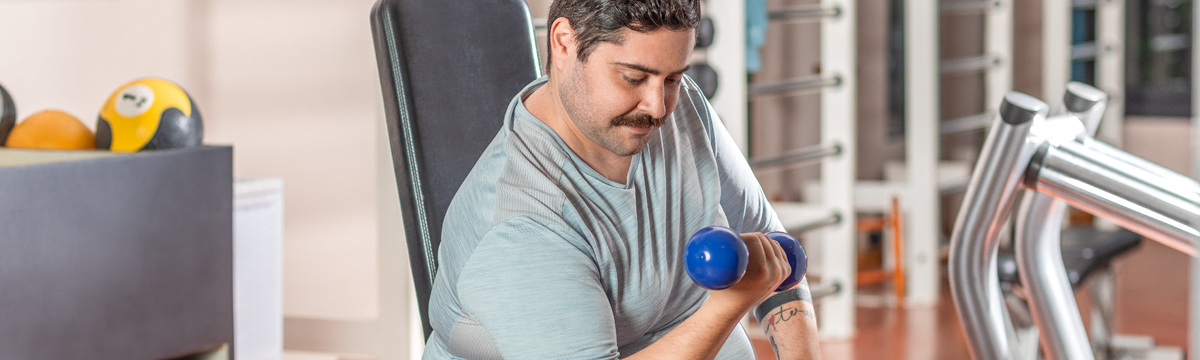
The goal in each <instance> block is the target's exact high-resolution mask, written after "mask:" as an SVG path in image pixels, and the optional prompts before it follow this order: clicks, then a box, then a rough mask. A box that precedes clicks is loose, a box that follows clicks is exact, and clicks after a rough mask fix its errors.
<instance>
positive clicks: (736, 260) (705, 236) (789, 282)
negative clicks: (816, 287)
mask: <svg viewBox="0 0 1200 360" xmlns="http://www.w3.org/2000/svg"><path fill="white" fill-rule="evenodd" d="M767 236H768V237H770V238H771V239H772V240H775V242H778V243H779V245H780V247H782V248H783V251H784V253H786V254H787V258H788V265H789V266H790V267H791V269H792V272H791V274H790V275H788V277H787V278H786V279H784V280H783V282H782V283H780V284H779V286H778V287H777V288H776V289H775V291H783V290H787V289H790V288H792V287H793V286H796V284H797V283H799V282H800V280H803V279H804V273H805V271H806V270H807V269H808V255H807V254H806V253H805V252H804V247H802V246H800V241H798V240H796V238H794V237H792V236H791V235H789V234H788V233H785V232H771V233H767ZM683 257H684V263H685V265H686V268H687V272H688V276H690V277H691V278H692V281H695V282H696V284H698V285H700V286H701V287H703V288H706V289H712V290H721V289H725V288H728V287H730V286H733V284H736V283H737V282H738V280H741V279H742V276H743V275H745V274H746V265H747V263H748V259H749V258H750V251H749V249H747V248H746V242H745V241H744V240H742V237H741V235H739V234H738V233H737V232H735V231H733V230H732V229H730V228H727V227H723V226H709V227H706V228H703V229H700V231H697V232H696V234H694V235H692V238H691V240H688V245H687V248H685V249H684V255H683Z"/></svg>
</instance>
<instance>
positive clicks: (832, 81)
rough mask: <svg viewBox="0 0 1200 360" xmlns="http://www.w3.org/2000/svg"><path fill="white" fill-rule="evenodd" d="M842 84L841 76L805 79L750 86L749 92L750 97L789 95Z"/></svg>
mask: <svg viewBox="0 0 1200 360" xmlns="http://www.w3.org/2000/svg"><path fill="white" fill-rule="evenodd" d="M841 84H842V77H841V76H834V77H829V78H823V77H811V78H805V79H796V80H790V81H784V82H779V83H773V84H761V85H750V90H749V91H748V93H749V95H750V96H759V95H771V94H780V93H788V92H793V91H800V90H819V89H822V88H827V87H834V86H838V85H841Z"/></svg>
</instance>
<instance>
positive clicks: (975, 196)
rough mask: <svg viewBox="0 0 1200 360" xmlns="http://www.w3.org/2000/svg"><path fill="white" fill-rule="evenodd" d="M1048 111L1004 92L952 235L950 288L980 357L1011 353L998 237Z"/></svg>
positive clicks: (989, 359)
mask: <svg viewBox="0 0 1200 360" xmlns="http://www.w3.org/2000/svg"><path fill="white" fill-rule="evenodd" d="M1048 110H1049V106H1048V105H1046V103H1044V102H1042V101H1041V100H1038V99H1036V98H1034V97H1032V96H1029V95H1025V94H1021V93H1016V92H1011V93H1008V95H1005V96H1004V102H1003V103H1002V104H1001V105H1000V115H999V116H998V117H997V118H996V120H995V123H994V124H993V125H992V127H991V131H989V132H988V137H987V140H986V141H985V142H984V145H983V150H982V152H981V153H980V155H979V160H978V162H976V163H975V170H974V171H973V172H972V174H971V181H970V184H969V185H968V188H967V193H966V195H965V197H964V198H963V203H962V207H961V208H960V210H959V212H958V219H956V221H955V223H954V232H953V233H952V234H951V236H950V261H949V265H948V269H947V273H948V274H949V275H950V289H951V293H952V295H954V305H955V308H956V309H957V310H958V316H959V319H960V320H961V321H962V325H963V330H964V331H965V332H966V335H967V344H968V345H969V346H968V348H969V349H970V350H971V355H972V357H973V358H974V359H976V360H1006V359H1010V358H1011V355H1012V354H1011V349H1010V347H1009V339H1008V337H1007V328H1006V324H1008V316H1007V313H1005V308H1004V304H1003V303H1002V302H1001V301H1002V300H1001V294H1000V283H999V281H998V279H997V271H996V252H997V250H998V248H999V241H998V238H999V235H1000V232H1001V229H1002V228H1003V226H1001V224H1004V222H1005V221H1006V220H1007V218H1008V213H1009V209H1011V207H1012V203H1013V201H1014V198H1015V193H1016V190H1017V188H1018V184H1019V183H1020V180H1021V175H1023V173H1024V171H1023V170H1025V167H1026V166H1027V165H1028V164H1029V161H1030V159H1032V158H1033V153H1034V151H1035V150H1036V149H1033V148H1031V145H1030V144H1029V142H1028V140H1027V139H1028V137H1029V135H1030V130H1031V128H1032V125H1033V124H1034V123H1036V122H1039V121H1042V119H1044V118H1045V116H1046V113H1047V112H1048Z"/></svg>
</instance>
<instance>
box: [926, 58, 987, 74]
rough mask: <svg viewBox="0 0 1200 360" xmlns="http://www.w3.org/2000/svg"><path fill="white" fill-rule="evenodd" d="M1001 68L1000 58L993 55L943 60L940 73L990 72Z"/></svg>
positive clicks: (940, 62) (939, 68)
mask: <svg viewBox="0 0 1200 360" xmlns="http://www.w3.org/2000/svg"><path fill="white" fill-rule="evenodd" d="M998 66H1000V58H999V57H996V56H992V55H982V56H975V57H968V58H961V59H950V60H942V61H939V62H938V72H939V73H942V74H952V73H960V72H977V71H985V70H990V69H992V68H995V67H998Z"/></svg>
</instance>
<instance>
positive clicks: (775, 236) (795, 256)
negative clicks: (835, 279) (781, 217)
mask: <svg viewBox="0 0 1200 360" xmlns="http://www.w3.org/2000/svg"><path fill="white" fill-rule="evenodd" d="M767 236H769V237H771V239H772V240H775V242H778V243H779V246H780V247H782V248H783V252H784V253H786V254H787V258H788V265H791V267H792V273H791V275H788V277H787V278H786V279H784V280H783V283H781V284H779V287H778V288H775V291H784V290H787V289H791V288H792V287H793V286H796V284H799V283H800V280H804V273H805V272H807V271H808V254H807V253H805V252H804V247H803V246H800V241H799V240H796V238H795V237H792V235H791V234H788V233H785V232H781V231H776V232H770V233H767Z"/></svg>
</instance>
